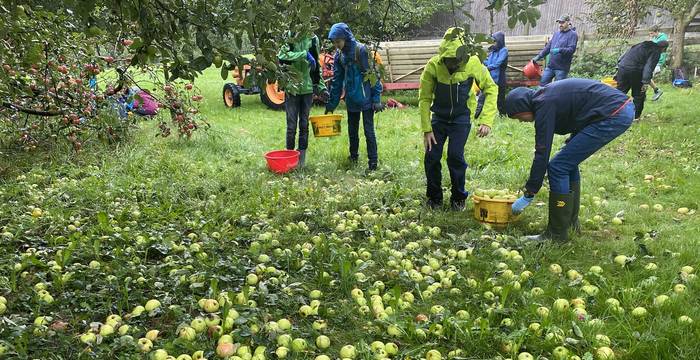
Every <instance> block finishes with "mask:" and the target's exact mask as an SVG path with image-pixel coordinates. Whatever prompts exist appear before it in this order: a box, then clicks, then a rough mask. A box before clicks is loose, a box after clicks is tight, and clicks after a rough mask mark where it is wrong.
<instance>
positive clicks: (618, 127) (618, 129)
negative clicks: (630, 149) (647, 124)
mask: <svg viewBox="0 0 700 360" xmlns="http://www.w3.org/2000/svg"><path fill="white" fill-rule="evenodd" d="M633 120H634V104H632V103H629V104H627V105H625V107H623V108H622V109H621V110H620V111H619V112H618V113H617V114H616V115H614V116H611V117H609V118H607V119H605V120H601V121H598V122H596V123H593V124H590V125H588V126H586V127H585V128H583V129H582V130H581V131H579V132H578V133H577V134H576V135H575V136H574V137H572V138H571V139H569V141H568V142H567V144H566V145H565V146H564V147H563V148H562V149H561V151H559V152H558V153H557V155H555V156H554V158H553V159H552V160H551V161H550V162H549V164H548V166H547V176H548V178H549V189H550V190H551V191H552V192H553V193H555V194H568V193H569V190H570V189H569V184H570V183H571V182H578V181H581V173H580V172H579V168H578V166H579V164H580V163H582V162H583V161H584V160H586V159H588V158H589V157H590V156H591V155H593V154H594V153H595V152H596V151H598V150H600V149H601V148H602V147H603V146H605V145H606V144H608V143H609V142H611V141H612V140H613V139H615V138H616V137H618V136H620V135H622V134H623V133H624V132H625V131H626V130H627V129H629V127H630V126H631V125H632V121H633Z"/></svg>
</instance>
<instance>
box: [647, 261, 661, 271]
mask: <svg viewBox="0 0 700 360" xmlns="http://www.w3.org/2000/svg"><path fill="white" fill-rule="evenodd" d="M644 268H645V269H646V270H649V271H654V270H656V269H658V268H659V267H658V266H657V265H656V264H654V263H653V262H652V263H648V264H646V265H645V266H644Z"/></svg>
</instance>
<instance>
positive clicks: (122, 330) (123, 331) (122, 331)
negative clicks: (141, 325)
mask: <svg viewBox="0 0 700 360" xmlns="http://www.w3.org/2000/svg"><path fill="white" fill-rule="evenodd" d="M129 329H131V327H130V326H129V325H126V324H124V325H122V326H120V327H119V329H117V331H118V332H119V335H126V334H127V333H128V332H129Z"/></svg>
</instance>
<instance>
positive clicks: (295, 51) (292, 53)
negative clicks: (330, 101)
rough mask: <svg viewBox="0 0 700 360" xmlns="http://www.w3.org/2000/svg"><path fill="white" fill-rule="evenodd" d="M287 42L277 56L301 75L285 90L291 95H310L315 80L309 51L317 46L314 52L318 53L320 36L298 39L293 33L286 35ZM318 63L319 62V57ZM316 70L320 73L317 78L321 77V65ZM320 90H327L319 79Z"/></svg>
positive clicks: (291, 69) (300, 37)
mask: <svg viewBox="0 0 700 360" xmlns="http://www.w3.org/2000/svg"><path fill="white" fill-rule="evenodd" d="M285 40H286V41H285V44H284V45H282V47H281V48H280V51H279V53H278V54H277V57H278V58H279V60H280V61H281V62H283V63H286V64H289V70H290V71H293V72H295V73H296V74H297V75H298V76H299V80H298V81H294V82H292V83H289V84H287V86H286V88H285V91H286V92H288V93H289V94H291V95H308V94H311V93H313V92H314V82H313V80H312V77H311V71H310V68H309V62H308V61H307V60H306V56H307V53H308V52H309V51H310V50H312V47H315V49H314V50H313V51H311V53H312V54H318V51H319V50H320V46H319V41H318V38H317V37H316V36H315V35H312V36H298V37H296V39H295V38H294V37H293V36H292V34H291V33H289V32H288V33H287V34H286V36H285ZM316 64H319V59H318V57H317V58H316ZM315 72H316V73H317V74H318V76H317V77H316V78H317V79H321V74H322V73H321V67H320V66H317V67H316V69H315ZM316 86H318V88H319V90H321V91H322V90H325V89H326V84H325V83H324V82H323V81H319V82H318V84H317V85H316Z"/></svg>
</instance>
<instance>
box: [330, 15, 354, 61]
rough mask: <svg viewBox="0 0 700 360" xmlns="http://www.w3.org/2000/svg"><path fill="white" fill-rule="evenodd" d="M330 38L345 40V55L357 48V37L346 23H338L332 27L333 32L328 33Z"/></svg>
mask: <svg viewBox="0 0 700 360" xmlns="http://www.w3.org/2000/svg"><path fill="white" fill-rule="evenodd" d="M328 38H329V39H331V40H333V39H345V46H344V47H343V53H346V54H347V53H349V52H350V51H351V50H353V49H355V47H357V40H355V36H353V35H352V31H350V27H349V26H348V24H346V23H342V22H341V23H336V24H333V26H331V30H330V31H329V32H328Z"/></svg>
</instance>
